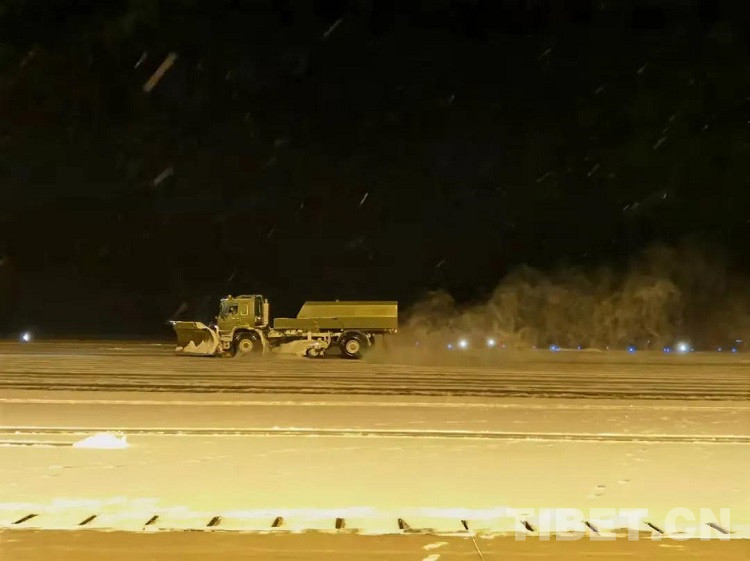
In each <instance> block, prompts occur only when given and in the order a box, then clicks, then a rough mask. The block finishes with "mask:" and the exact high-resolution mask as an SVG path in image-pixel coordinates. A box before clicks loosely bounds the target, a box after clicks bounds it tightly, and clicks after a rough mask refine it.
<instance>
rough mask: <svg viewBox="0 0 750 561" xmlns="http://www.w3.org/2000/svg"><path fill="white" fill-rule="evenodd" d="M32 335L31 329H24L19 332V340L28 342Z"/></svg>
mask: <svg viewBox="0 0 750 561" xmlns="http://www.w3.org/2000/svg"><path fill="white" fill-rule="evenodd" d="M33 338H34V337H33V336H32V335H31V331H24V332H23V333H21V341H23V342H24V343H30V342H31V340H32V339H33Z"/></svg>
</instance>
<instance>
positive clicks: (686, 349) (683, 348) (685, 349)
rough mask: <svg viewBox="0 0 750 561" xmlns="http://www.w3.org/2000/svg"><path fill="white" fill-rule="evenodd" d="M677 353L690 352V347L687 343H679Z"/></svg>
mask: <svg viewBox="0 0 750 561" xmlns="http://www.w3.org/2000/svg"><path fill="white" fill-rule="evenodd" d="M677 352H678V353H687V352H690V345H689V344H688V343H686V342H685V341H680V342H679V343H677Z"/></svg>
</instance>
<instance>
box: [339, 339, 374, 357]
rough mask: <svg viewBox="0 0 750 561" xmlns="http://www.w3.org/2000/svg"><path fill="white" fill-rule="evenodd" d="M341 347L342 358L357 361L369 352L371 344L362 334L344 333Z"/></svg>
mask: <svg viewBox="0 0 750 561" xmlns="http://www.w3.org/2000/svg"><path fill="white" fill-rule="evenodd" d="M339 346H340V347H341V355H342V356H344V357H346V358H353V359H357V358H362V355H363V354H364V353H365V352H367V349H368V348H369V347H370V342H369V341H368V340H367V337H365V336H364V335H363V334H361V333H344V334H343V335H342V336H341V341H340V342H339Z"/></svg>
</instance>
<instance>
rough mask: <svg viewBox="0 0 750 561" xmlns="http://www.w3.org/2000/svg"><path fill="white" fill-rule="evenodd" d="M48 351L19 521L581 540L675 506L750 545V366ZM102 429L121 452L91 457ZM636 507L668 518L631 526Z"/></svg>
mask: <svg viewBox="0 0 750 561" xmlns="http://www.w3.org/2000/svg"><path fill="white" fill-rule="evenodd" d="M29 348H30V347H29ZM29 348H17V347H14V346H8V347H6V348H5V349H0V351H5V354H0V371H2V376H1V379H0V411H2V415H1V416H0V421H1V422H0V424H1V425H2V426H0V488H1V489H2V496H1V497H0V503H2V505H0V524H2V525H4V526H5V527H6V528H69V529H70V528H79V527H92V528H118V529H127V530H148V529H205V528H207V527H209V528H213V529H227V530H230V529H231V530H243V529H244V530H265V531H288V530H304V529H323V530H331V531H336V529H337V528H338V529H341V528H342V527H346V528H347V529H348V530H359V531H362V532H365V533H368V532H369V533H391V532H394V533H398V532H403V531H404V530H405V529H412V530H413V529H417V530H418V529H433V530H436V531H440V532H446V533H455V532H459V533H460V532H465V531H467V529H468V531H476V532H479V531H488V532H514V531H517V530H519V529H523V528H525V526H524V525H523V522H524V521H525V522H528V523H529V524H530V526H531V527H532V528H534V530H533V531H537V532H538V531H539V528H541V527H543V526H544V523H545V522H544V517H545V509H572V510H576V511H578V512H580V513H581V515H582V516H581V518H580V520H578V521H577V522H576V524H578V526H580V528H579V529H580V530H581V531H590V529H589V530H587V527H586V526H585V524H584V522H585V521H589V522H592V520H593V521H594V523H595V527H599V526H602V527H606V526H607V525H611V524H614V527H621V528H622V527H631V528H634V529H637V530H642V531H648V532H651V531H654V530H653V528H652V527H651V526H648V525H646V522H651V523H652V524H653V525H655V526H656V527H657V528H660V529H661V530H662V531H664V532H667V533H669V532H668V529H665V528H663V526H665V524H666V522H668V519H669V515H670V514H669V513H670V512H671V511H673V510H674V509H676V508H683V509H687V510H688V511H690V512H694V513H696V516H697V514H698V513H699V512H700V509H702V508H703V509H709V510H710V511H711V512H712V513H715V514H716V515H717V516H719V514H720V511H721V509H730V514H731V517H730V520H729V523H727V522H726V521H719V522H718V523H719V528H721V529H723V530H726V531H729V532H731V535H732V536H733V537H741V536H744V537H747V536H748V535H750V480H748V478H747V465H750V402H749V401H748V397H747V396H748V379H749V377H750V369H748V365H747V363H746V362H744V361H743V360H742V358H741V357H731V358H730V359H727V360H723V361H722V360H717V359H714V358H710V359H705V358H701V357H699V356H697V357H689V360H682V359H683V358H686V359H687V358H688V357H675V358H677V359H678V360H675V361H672V362H668V361H665V360H664V359H663V357H656V358H654V359H653V360H649V359H647V358H637V359H634V360H633V361H632V362H630V363H628V362H626V361H627V360H629V359H630V357H628V356H624V357H619V358H616V360H612V359H606V358H601V357H597V358H595V359H594V358H588V357H587V358H583V359H582V358H579V357H572V358H571V357H569V356H565V357H554V359H553V360H550V359H548V358H546V357H544V359H543V360H541V359H539V358H538V355H535V356H533V357H531V358H530V359H529V360H527V361H523V360H520V359H518V357H514V359H513V360H508V361H506V362H503V361H498V362H497V363H495V364H491V365H476V364H475V365H472V366H456V365H452V364H447V365H443V366H428V365H424V364H421V365H420V364H388V363H385V362H382V361H381V362H377V361H376V362H373V363H368V362H348V361H340V360H324V361H310V360H304V359H303V360H297V359H294V358H278V359H272V360H261V361H257V362H247V361H241V360H240V361H234V360H221V359H215V360H214V359H187V358H177V357H173V356H171V355H170V354H169V352H168V350H167V349H165V348H163V347H155V346H154V347H149V346H146V345H132V344H124V343H120V344H113V345H102V344H88V345H78V346H76V345H73V344H60V345H55V346H50V347H47V348H44V347H41V348H40V350H39V351H38V352H31V351H30V350H29ZM680 360H682V362H680ZM98 433H105V436H104V437H102V438H103V440H101V442H104V443H105V444H106V443H107V442H110V443H114V446H111V447H110V446H106V445H104V446H101V447H98V448H97V447H96V445H95V444H96V442H97V441H96V440H94V441H93V442H94V447H93V448H92V447H85V446H74V445H75V444H76V443H80V442H82V441H83V440H84V439H87V438H91V437H92V436H95V435H97V434H98ZM100 437H101V435H100ZM108 439H109V440H108ZM118 442H119V443H121V444H122V445H117V443H118ZM607 509H609V511H607ZM622 509H645V510H646V511H647V515H646V516H647V518H646V517H642V518H641V519H638V520H636V522H635V523H633V522H632V521H631V522H628V523H626V524H623V519H622V516H621V514H622V513H621V512H620V511H621V510H622ZM597 513H598V514H597ZM30 515H34V516H30ZM92 516H93V518H91V517H92ZM597 516H598V518H597ZM26 517H28V518H26ZM154 517H156V518H154ZM89 519H90V520H89ZM86 520H88V522H85V523H84V521H86ZM610 523H611V524H610ZM634 524H635V526H634ZM679 524H681V525H682V526H679V528H678V527H675V528H672V530H674V532H678V531H680V530H683V531H688V530H689V528H690V527H693V528H696V527H698V526H700V525H701V524H702V523H701V521H700V520H695V521H690V520H687V519H685V518H684V517H683V518H681V519H680V522H679ZM722 524H723V525H722ZM667 525H668V524H667ZM725 526H729V528H725ZM703 529H704V530H705V524H703ZM525 531H528V530H525ZM533 531H532V533H533ZM710 532H711V533H712V535H713V537H720V536H721V535H722V533H721V532H720V531H717V530H710Z"/></svg>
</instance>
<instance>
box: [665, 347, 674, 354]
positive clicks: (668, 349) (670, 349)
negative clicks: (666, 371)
mask: <svg viewBox="0 0 750 561" xmlns="http://www.w3.org/2000/svg"><path fill="white" fill-rule="evenodd" d="M664 352H665V353H667V354H669V353H671V352H672V347H664Z"/></svg>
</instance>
